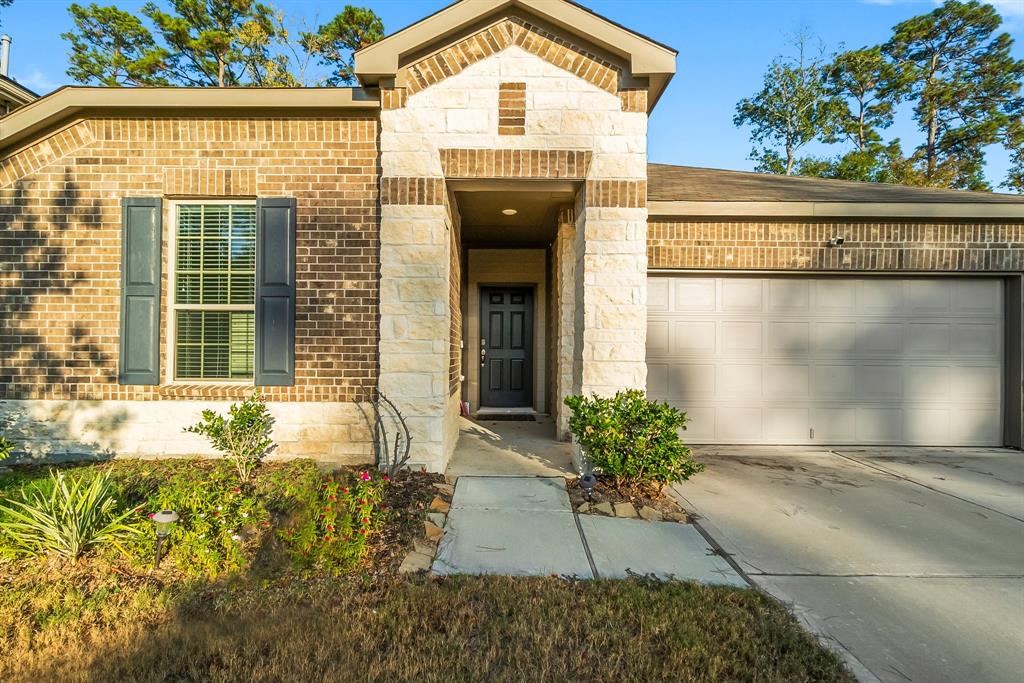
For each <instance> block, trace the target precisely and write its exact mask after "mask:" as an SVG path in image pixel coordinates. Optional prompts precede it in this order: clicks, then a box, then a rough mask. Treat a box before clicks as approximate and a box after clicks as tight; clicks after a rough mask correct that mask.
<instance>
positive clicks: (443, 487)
mask: <svg viewBox="0 0 1024 683" xmlns="http://www.w3.org/2000/svg"><path fill="white" fill-rule="evenodd" d="M434 488H435V489H437V490H438V491H440V492H441V493H443V494H445V495H446V496H450V495H452V494H453V493H455V487H454V486H452V485H451V484H440V483H438V484H434Z"/></svg>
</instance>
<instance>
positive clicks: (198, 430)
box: [185, 393, 276, 484]
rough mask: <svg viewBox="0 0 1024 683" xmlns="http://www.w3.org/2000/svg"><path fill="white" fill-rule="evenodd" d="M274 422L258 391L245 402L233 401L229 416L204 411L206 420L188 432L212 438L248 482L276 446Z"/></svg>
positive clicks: (239, 476) (243, 479) (212, 441)
mask: <svg viewBox="0 0 1024 683" xmlns="http://www.w3.org/2000/svg"><path fill="white" fill-rule="evenodd" d="M273 424H274V418H273V417H272V416H271V415H270V411H269V410H267V404H266V403H265V402H264V400H263V397H262V396H260V395H259V393H255V394H253V395H252V396H250V397H249V398H247V399H245V400H244V401H242V402H241V403H233V404H231V408H229V409H228V415H227V417H225V416H223V415H221V414H219V413H217V412H215V411H213V410H209V409H207V410H204V411H203V419H202V420H200V421H199V423H198V424H195V425H192V426H191V427H186V428H185V431H186V432H191V433H193V434H201V435H203V436H205V437H206V438H207V439H209V440H210V445H212V446H213V447H214V449H216V450H218V451H220V452H221V453H223V454H224V457H226V458H227V459H228V460H229V461H230V462H231V464H232V465H234V467H235V470H236V471H237V472H238V478H239V479H240V480H241V481H242V483H243V484H244V483H248V482H249V481H250V480H251V479H252V475H253V472H255V471H256V468H257V467H259V465H260V462H261V461H262V460H263V458H265V457H266V456H267V455H268V454H269V453H270V452H271V451H272V450H274V448H276V445H275V444H274V442H273V440H272V439H271V438H270V432H271V429H272V427H273Z"/></svg>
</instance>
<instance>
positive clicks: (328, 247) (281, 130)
mask: <svg viewBox="0 0 1024 683" xmlns="http://www.w3.org/2000/svg"><path fill="white" fill-rule="evenodd" d="M377 139H378V122H377V120H376V118H375V117H372V116H371V117H368V116H362V115H353V116H351V117H324V118H314V117H308V118H306V117H303V118H244V119H242V118H186V117H173V118H92V119H85V120H81V121H78V122H75V123H73V124H72V125H70V126H68V127H66V128H65V129H63V130H61V131H59V132H57V133H55V134H53V135H50V136H48V137H46V138H44V139H41V140H39V141H37V142H35V143H34V144H32V145H31V146H29V147H27V148H25V149H23V150H20V151H18V152H16V153H14V154H11V155H9V156H8V157H6V158H5V159H3V160H2V161H0V269H2V277H0V317H2V324H0V400H2V404H0V414H2V415H4V416H6V417H5V418H3V420H4V421H6V422H13V423H16V424H17V425H21V427H18V428H17V429H18V430H20V432H16V434H15V435H16V436H18V435H19V434H23V435H24V436H25V437H26V438H27V439H29V440H30V441H31V443H30V444H29V445H30V450H32V451H33V452H34V453H47V452H53V453H74V452H79V453H95V452H115V453H121V454H146V455H149V454H152V455H159V454H189V453H201V452H207V451H206V450H205V445H204V443H203V442H202V441H201V440H199V439H198V438H192V437H187V436H185V435H183V434H181V428H182V427H183V426H185V425H186V424H188V423H190V422H192V421H194V419H195V417H196V416H197V415H198V412H199V410H200V409H201V408H202V407H207V406H217V407H221V406H225V405H227V403H226V401H231V400H237V399H239V398H241V397H243V396H244V395H247V394H248V393H251V391H252V387H251V386H249V387H246V386H244V385H239V384H220V385H210V384H181V383H169V382H166V381H165V382H164V383H162V384H161V385H159V386H122V385H119V384H118V383H117V364H118V346H119V339H118V334H119V330H118V321H119V316H120V312H119V308H120V292H119V288H120V239H121V200H122V198H124V197H126V196H156V197H163V198H164V199H165V202H164V207H165V212H164V213H165V215H164V234H165V242H164V253H163V258H164V263H165V264H166V263H167V260H168V258H169V253H168V246H167V242H166V236H167V235H168V234H169V230H170V229H171V225H172V223H171V212H170V206H169V203H168V202H167V201H166V200H167V198H169V197H175V198H183V199H199V198H203V197H215V198H230V197H238V198H240V199H245V200H252V199H253V198H255V197H257V196H261V197H295V198H296V199H297V205H298V208H297V222H298V226H297V230H298V235H297V300H296V304H297V311H296V334H295V337H296V383H295V386H292V387H265V388H263V389H262V390H261V391H262V392H263V393H264V394H265V395H266V396H267V397H268V398H269V399H270V401H271V402H272V406H273V408H274V411H275V413H278V414H279V421H278V425H277V426H276V437H277V438H278V440H279V441H280V442H281V449H280V452H281V453H282V454H284V455H295V454H301V455H310V456H315V457H320V458H325V459H332V460H353V459H356V460H359V461H365V460H366V459H367V457H368V455H369V451H370V448H369V443H368V442H369V439H370V437H369V433H368V430H366V429H365V424H364V423H363V420H362V416H361V414H360V413H359V411H358V409H357V408H356V406H355V405H354V403H353V401H364V400H367V399H369V398H370V397H371V395H372V392H373V389H374V386H375V384H376V379H377V315H378V277H377V273H378V230H377V225H378V200H377V195H378V191H379V186H378V176H377V158H378V146H377ZM164 273H165V278H166V277H167V274H168V268H167V267H166V265H165V268H164ZM162 289H163V301H162V306H161V318H162V320H161V337H162V339H161V345H160V348H161V356H162V357H161V368H163V369H165V368H166V367H167V362H166V360H167V359H166V357H165V356H166V351H167V339H166V336H167V325H166V323H167V320H168V311H167V292H168V289H169V283H168V282H167V281H166V280H165V282H164V284H163V288H162ZM219 401H224V403H220V402H219ZM282 401H283V402H302V403H303V404H305V407H303V408H302V409H300V410H291V409H289V408H286V407H284V406H282V405H280V404H279V402H282ZM170 403H174V404H175V405H173V406H171V405H170ZM82 416H87V417H84V418H83V417H82ZM46 422H49V423H51V424H46V425H45V430H46V431H47V433H49V434H50V436H49V437H47V438H42V437H40V438H39V439H38V440H35V441H32V440H31V439H30V437H32V434H33V433H34V432H33V431H32V429H31V428H30V427H31V425H33V424H36V425H40V424H42V423H46ZM58 432H59V433H58Z"/></svg>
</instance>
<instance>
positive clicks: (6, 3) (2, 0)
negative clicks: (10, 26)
mask: <svg viewBox="0 0 1024 683" xmlns="http://www.w3.org/2000/svg"><path fill="white" fill-rule="evenodd" d="M12 2H14V0H0V7H10V6H11V3H12ZM0 25H3V22H0Z"/></svg>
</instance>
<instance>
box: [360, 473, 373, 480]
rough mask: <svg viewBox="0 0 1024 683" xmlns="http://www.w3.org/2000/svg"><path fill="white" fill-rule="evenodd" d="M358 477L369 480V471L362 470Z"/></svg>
mask: <svg viewBox="0 0 1024 683" xmlns="http://www.w3.org/2000/svg"><path fill="white" fill-rule="evenodd" d="M359 478H360V479H362V480H363V481H370V473H369V472H363V473H362V474H360V475H359Z"/></svg>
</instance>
